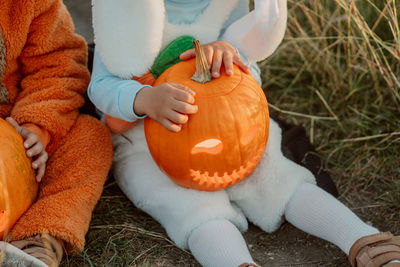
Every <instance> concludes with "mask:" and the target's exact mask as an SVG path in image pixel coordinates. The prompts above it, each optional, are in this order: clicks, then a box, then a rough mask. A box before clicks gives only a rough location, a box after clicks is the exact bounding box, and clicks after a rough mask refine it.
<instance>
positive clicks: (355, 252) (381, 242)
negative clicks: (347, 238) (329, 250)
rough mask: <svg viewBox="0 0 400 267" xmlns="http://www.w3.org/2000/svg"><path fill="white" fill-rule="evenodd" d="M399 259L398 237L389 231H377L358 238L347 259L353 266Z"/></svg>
mask: <svg viewBox="0 0 400 267" xmlns="http://www.w3.org/2000/svg"><path fill="white" fill-rule="evenodd" d="M394 259H400V237H397V236H393V235H392V234H391V233H390V232H385V233H378V234H374V235H369V236H365V237H362V238H360V239H358V240H357V241H356V242H355V243H354V245H353V246H352V247H351V249H350V253H349V261H350V263H351V265H352V266H353V267H355V266H359V267H361V266H368V267H374V266H382V265H383V264H385V263H388V262H390V261H391V260H394Z"/></svg>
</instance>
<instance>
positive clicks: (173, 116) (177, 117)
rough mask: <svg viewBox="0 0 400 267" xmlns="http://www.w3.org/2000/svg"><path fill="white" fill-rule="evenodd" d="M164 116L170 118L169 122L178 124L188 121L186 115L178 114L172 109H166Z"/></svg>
mask: <svg viewBox="0 0 400 267" xmlns="http://www.w3.org/2000/svg"><path fill="white" fill-rule="evenodd" d="M166 117H167V119H168V120H170V121H171V122H173V123H175V124H178V125H180V124H185V123H186V122H187V121H188V116H187V115H184V114H180V113H178V112H176V111H173V110H172V109H170V110H169V111H168V113H167V114H166Z"/></svg>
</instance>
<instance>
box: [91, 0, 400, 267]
mask: <svg viewBox="0 0 400 267" xmlns="http://www.w3.org/2000/svg"><path fill="white" fill-rule="evenodd" d="M93 3H94V6H93V14H94V30H95V38H96V53H95V59H94V68H93V74H92V81H91V84H90V87H89V97H90V98H91V100H92V101H93V102H94V104H95V105H96V106H97V108H98V109H99V110H100V111H102V112H103V113H105V114H108V115H111V116H113V117H116V118H119V119H122V120H125V121H137V123H136V124H135V125H134V126H133V127H132V128H130V129H129V130H127V131H126V132H124V133H123V134H115V135H114V136H113V142H114V145H115V157H114V160H115V165H114V176H115V179H116V181H117V183H118V184H119V186H120V187H121V189H122V190H123V191H124V193H125V194H126V195H127V196H128V197H129V198H130V200H131V201H132V202H133V203H134V204H135V205H136V206H137V207H138V208H140V209H142V210H144V211H145V212H147V213H148V214H150V215H151V216H152V217H153V218H155V219H156V220H157V221H158V222H160V223H161V224H162V225H163V227H164V228H165V229H166V231H167V234H168V235H169V237H170V238H171V239H172V240H173V241H174V242H175V243H176V244H177V245H178V246H179V247H181V248H184V249H190V251H191V252H192V253H193V255H194V257H195V258H196V259H197V260H198V261H199V262H200V263H201V264H202V265H203V266H256V263H255V262H254V260H253V258H252V257H251V255H250V253H249V250H248V248H247V245H246V242H245V240H244V238H243V236H242V234H241V231H245V230H246V229H247V219H248V220H249V221H251V222H252V223H254V224H255V225H257V226H259V227H260V228H261V229H263V230H265V231H267V232H272V231H274V230H276V229H277V228H278V227H279V225H280V224H281V223H282V221H283V218H284V219H286V220H287V221H288V222H290V223H291V224H293V225H294V226H296V227H297V228H299V229H301V230H303V231H305V232H307V233H309V234H312V235H315V236H317V237H320V238H323V239H325V240H328V241H330V242H332V243H333V244H335V245H337V246H338V247H339V248H340V249H342V250H343V252H345V253H346V254H348V255H349V260H350V262H351V264H352V265H353V266H356V265H357V266H383V265H385V264H386V265H385V266H395V265H396V264H397V265H396V266H398V265H399V264H400V263H395V262H394V261H393V260H399V259H400V252H399V251H400V238H399V237H395V236H393V235H392V234H390V233H381V232H379V230H378V229H376V228H374V227H372V226H370V225H368V224H366V223H364V222H363V221H361V220H360V219H359V218H358V217H357V216H356V215H355V214H354V213H353V212H352V211H351V210H349V209H348V208H347V207H345V206H344V205H343V204H342V203H340V202H339V201H338V200H336V199H335V198H334V197H332V196H331V195H329V194H328V193H327V192H325V191H323V190H322V189H320V188H319V187H317V186H316V185H315V178H314V176H313V175H312V174H311V173H310V172H309V171H308V170H306V169H305V168H303V167H301V166H299V165H297V164H295V163H294V162H292V161H290V160H288V159H287V158H285V157H284V156H283V155H282V152H281V131H280V128H279V126H278V125H277V124H276V123H275V122H274V121H273V120H270V129H269V140H268V144H267V147H266V149H265V152H264V154H263V157H262V158H261V160H260V162H259V164H258V166H257V168H256V169H255V170H254V171H253V173H252V174H250V175H249V176H248V177H247V178H246V179H245V180H243V181H241V182H239V183H237V184H234V185H232V186H230V187H228V188H226V189H224V190H220V191H214V192H205V191H196V190H192V189H187V188H183V187H180V186H178V185H176V184H175V183H174V182H172V181H171V179H169V178H168V177H167V176H166V175H165V174H164V173H163V172H162V171H161V170H160V169H159V168H158V167H157V166H156V164H155V163H154V161H153V159H152V157H151V155H150V153H149V150H148V147H147V143H146V139H145V135H144V130H143V121H142V120H141V119H143V118H144V117H145V116H149V117H150V118H152V119H153V120H155V121H157V122H159V123H160V124H161V125H162V126H164V127H165V128H166V129H168V130H170V131H174V132H179V131H180V130H181V128H182V125H184V124H185V123H187V121H188V119H189V115H191V114H195V113H196V112H197V109H198V107H197V106H196V96H195V95H194V93H193V92H192V91H191V89H190V88H186V87H184V86H182V85H179V84H173V83H164V84H161V85H158V86H155V87H152V86H149V85H144V84H141V83H140V82H138V81H134V80H131V79H132V77H134V76H137V77H139V76H141V75H143V74H145V73H146V72H147V71H148V69H149V68H150V67H151V65H152V63H153V61H154V59H155V58H156V56H157V55H158V53H159V52H160V51H161V50H162V49H163V48H164V47H165V46H167V45H168V44H169V43H170V42H171V41H172V40H174V39H176V38H178V37H180V36H183V35H190V36H193V37H194V38H196V39H199V40H200V41H201V42H202V43H203V44H205V45H204V50H205V55H206V58H207V60H208V63H209V66H210V69H211V72H212V76H213V77H214V78H215V79H218V77H219V76H220V70H221V66H224V67H225V71H226V74H227V75H231V74H232V72H233V69H232V65H233V64H236V65H238V66H239V67H240V68H241V69H242V71H244V72H250V73H251V74H252V75H253V76H254V78H255V79H256V80H257V81H259V83H261V79H260V73H259V69H258V67H257V65H256V63H255V62H256V61H260V60H263V59H265V58H266V57H268V56H269V55H271V54H272V53H273V51H274V50H275V49H276V48H277V46H278V45H279V43H280V42H281V41H282V38H283V36H284V33H285V29H286V18H287V7H286V0H256V1H255V10H254V11H252V12H249V1H248V0H157V1H156V0H153V1H148V0H129V1H128V0H127V1H118V2H111V1H108V0H94V1H93ZM239 53H240V54H239ZM193 56H194V52H193V50H188V51H186V52H184V53H183V54H181V55H180V59H181V60H187V59H190V58H192V57H193ZM249 62H250V63H249ZM246 63H249V67H247V66H246ZM172 149H173V148H172Z"/></svg>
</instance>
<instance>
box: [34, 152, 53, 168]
mask: <svg viewBox="0 0 400 267" xmlns="http://www.w3.org/2000/svg"><path fill="white" fill-rule="evenodd" d="M48 158H49V156H48V154H47V152H46V151H44V152H43V153H42V154H40V156H39V157H38V158H37V159H35V161H34V162H32V168H33V169H37V168H40V166H42V165H46V162H47V160H48Z"/></svg>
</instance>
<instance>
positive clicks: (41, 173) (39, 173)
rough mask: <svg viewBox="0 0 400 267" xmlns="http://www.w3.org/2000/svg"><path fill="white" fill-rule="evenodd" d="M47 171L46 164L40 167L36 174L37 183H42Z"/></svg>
mask: <svg viewBox="0 0 400 267" xmlns="http://www.w3.org/2000/svg"><path fill="white" fill-rule="evenodd" d="M45 171H46V164H43V165H41V166H40V168H39V169H38V170H37V173H36V182H38V183H40V182H41V181H42V178H43V176H44V173H45Z"/></svg>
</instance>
